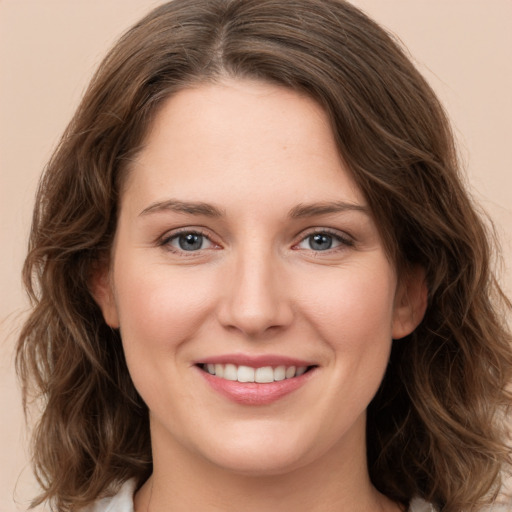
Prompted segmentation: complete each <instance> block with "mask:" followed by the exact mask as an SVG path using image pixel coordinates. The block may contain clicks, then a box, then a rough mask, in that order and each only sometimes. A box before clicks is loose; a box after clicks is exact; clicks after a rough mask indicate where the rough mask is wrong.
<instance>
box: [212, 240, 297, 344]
mask: <svg viewBox="0 0 512 512" xmlns="http://www.w3.org/2000/svg"><path fill="white" fill-rule="evenodd" d="M270 252H271V251H270V250H268V251H261V250H258V251H252V252H246V253H245V254H243V255H240V256H239V257H235V258H234V259H235V261H234V263H233V262H231V263H232V266H231V268H230V269H229V275H228V276H227V277H226V276H224V279H223V285H222V287H223V289H224V292H223V294H222V296H223V300H222V302H221V304H220V305H219V308H218V318H219V321H220V323H221V324H222V325H223V326H224V327H225V328H227V329H230V330H236V331H239V332H240V333H243V334H244V335H245V336H247V337H250V338H258V337H264V336H266V335H268V334H269V333H271V332H276V331H279V330H282V329H284V328H286V327H287V326H289V325H290V323H291V322H292V319H293V308H292V303H291V302H292V301H291V300H290V297H289V295H290V294H289V291H290V290H289V287H288V286H287V285H286V276H285V272H284V270H283V268H282V266H280V264H279V262H278V261H276V258H273V257H272V255H271V254H270Z"/></svg>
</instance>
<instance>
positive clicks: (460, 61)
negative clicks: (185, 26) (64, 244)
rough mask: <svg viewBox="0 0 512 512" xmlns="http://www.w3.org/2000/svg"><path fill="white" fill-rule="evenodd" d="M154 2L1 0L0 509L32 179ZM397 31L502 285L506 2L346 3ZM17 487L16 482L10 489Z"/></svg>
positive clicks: (511, 170) (20, 490)
mask: <svg viewBox="0 0 512 512" xmlns="http://www.w3.org/2000/svg"><path fill="white" fill-rule="evenodd" d="M159 3H162V2H161V1H158V0H153V1H152V0H44V1H43V0H0V120H1V121H0V290H1V296H0V410H1V411H2V412H1V420H0V510H1V511H2V512H11V511H15V510H25V508H26V506H27V503H28V501H27V500H28V499H29V496H30V495H31V494H33V490H34V484H33V481H32V478H31V474H30V469H29V467H28V462H27V460H28V458H27V454H26V452H27V450H26V432H25V430H24V427H23V418H22V412H21V407H20V396H19V391H18V388H17V385H16V381H15V377H14V374H13V370H12V352H13V346H14V339H15V333H16V330H17V329H18V328H19V324H20V319H21V318H22V316H23V311H24V309H25V308H26V303H25V301H24V296H23V292H22V289H21V284H20V278H19V275H20V269H21V264H22V260H23V257H24V252H25V246H26V239H27V234H28V229H29V224H30V216H31V208H32V204H33V196H34V191H35V187H36V183H37V179H38V176H39V174H40V172H41V169H42V168H43V166H44V163H45V161H46V160H47V159H48V157H49V156H50V154H51V151H52V148H53V147H54V146H55V144H56V143H57V140H58V138H59V135H60V134H61V132H62V131H63V129H64V127H65V125H66V123H67V121H68V120H69V119H70V117H71V114H72V112H73V110H74V109H75V107H76V105H77V103H78V101H79V99H80V97H81V95H82V92H83V91H84V88H85V86H86V84H87V81H88V79H89V77H90V76H91V73H92V72H93V70H94V69H95V67H96V66H97V64H98V63H99V61H100V59H101V57H102V56H103V55H104V53H105V51H106V49H107V48H108V47H109V46H110V45H111V44H112V43H113V42H114V40H115V39H116V36H117V35H119V34H120V33H121V32H122V31H123V30H124V29H125V28H127V27H128V26H129V25H130V24H131V23H133V22H134V21H136V20H137V19H138V18H139V17H141V16H142V15H143V14H144V13H146V12H147V11H148V10H149V9H150V8H151V7H152V6H154V5H157V4H159ZM354 3H355V4H356V5H358V6H360V7H361V8H363V9H364V10H366V11H367V12H368V13H369V14H370V15H372V16H373V17H374V18H375V19H376V20H377V21H379V22H381V23H382V24H383V25H385V26H386V27H388V28H389V29H390V30H391V31H393V32H394V33H396V34H397V35H398V36H399V37H400V39H401V40H402V41H403V42H404V44H405V45H406V46H407V47H408V48H409V50H410V52H411V54H412V56H413V58H414V60H415V62H416V63H417V65H418V66H419V68H420V69H421V70H422V72H423V73H424V74H425V76H426V77H427V79H428V80H429V81H430V83H431V84H432V85H433V87H434V88H435V90H436V91H437V92H438V94H439V95H440V97H441V99H442V100H443V102H444V103H445V105H446V108H447V110H448V112H449V114H450V116H451V118H452V119H453V122H454V127H455V132H456V135H457V137H458V140H459V145H460V150H461V156H462V159H463V161H464V163H465V168H466V170H467V174H468V178H469V181H470V184H471V187H472V190H473V192H474V194H475V196H476V197H477V198H478V200H479V201H480V203H481V204H482V205H483V206H484V208H485V209H486V210H487V211H488V212H489V213H490V214H491V216H492V217H493V218H494V220H495V222H496V224H497V226H498V229H499V231H500V234H501V237H502V243H503V246H504V260H505V270H504V273H503V275H502V282H503V284H504V285H505V287H506V289H507V290H508V292H509V293H510V292H511V291H512V266H511V264H510V261H511V260H512V258H511V256H512V206H511V205H512V165H511V164H512V151H511V146H512V140H511V134H512V99H511V91H512V58H511V57H512V56H511V50H512V31H511V30H510V20H512V0H488V1H485V2H484V1H482V0H354ZM15 486H16V490H15Z"/></svg>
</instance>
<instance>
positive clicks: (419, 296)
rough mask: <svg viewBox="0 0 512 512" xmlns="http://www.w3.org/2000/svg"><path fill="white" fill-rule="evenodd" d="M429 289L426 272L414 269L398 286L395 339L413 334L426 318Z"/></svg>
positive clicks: (417, 268) (394, 327)
mask: <svg viewBox="0 0 512 512" xmlns="http://www.w3.org/2000/svg"><path fill="white" fill-rule="evenodd" d="M427 302H428V287H427V283H426V279H425V271H424V269H423V268H422V267H419V266H417V267H414V268H413V269H411V270H410V271H409V272H408V273H407V276H406V277H405V278H403V279H402V280H401V282H400V283H399V285H398V289H397V293H396V296H395V304H394V312H393V328H392V337H393V339H400V338H403V337H404V336H407V335H409V334H411V333H412V332H413V331H414V329H416V327H418V325H419V324H420V323H421V321H422V320H423V317H424V316H425V311H426V309H427Z"/></svg>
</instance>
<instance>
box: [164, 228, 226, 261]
mask: <svg viewBox="0 0 512 512" xmlns="http://www.w3.org/2000/svg"><path fill="white" fill-rule="evenodd" d="M183 235H196V236H200V237H202V238H203V239H205V240H208V241H209V242H210V243H211V244H212V245H214V246H218V244H216V243H215V242H213V241H212V239H211V237H210V236H208V235H207V234H206V233H205V232H204V231H202V230H200V229H182V230H179V231H175V232H173V233H172V234H166V235H164V236H163V237H162V238H161V239H160V240H159V241H158V243H157V245H158V246H160V247H163V248H164V249H166V250H168V251H170V252H172V253H174V254H177V255H179V256H183V257H191V256H194V255H195V254H196V253H199V252H201V251H202V250H204V249H199V250H197V251H186V250H185V249H178V248H176V247H173V246H172V245H171V242H172V241H173V240H177V239H178V238H179V237H180V236H183Z"/></svg>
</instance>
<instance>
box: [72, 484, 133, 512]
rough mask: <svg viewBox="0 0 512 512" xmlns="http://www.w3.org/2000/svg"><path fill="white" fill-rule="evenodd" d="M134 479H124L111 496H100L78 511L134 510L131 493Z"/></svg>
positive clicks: (113, 511)
mask: <svg viewBox="0 0 512 512" xmlns="http://www.w3.org/2000/svg"><path fill="white" fill-rule="evenodd" d="M135 484H136V482H135V480H128V481H126V482H125V483H124V484H123V485H122V487H121V488H120V489H119V492H118V493H117V494H116V495H115V496H112V497H111V498H102V499H101V500H98V501H95V502H94V503H92V504H91V505H89V506H87V507H85V508H83V509H80V512H134V509H133V494H134V493H135Z"/></svg>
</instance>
